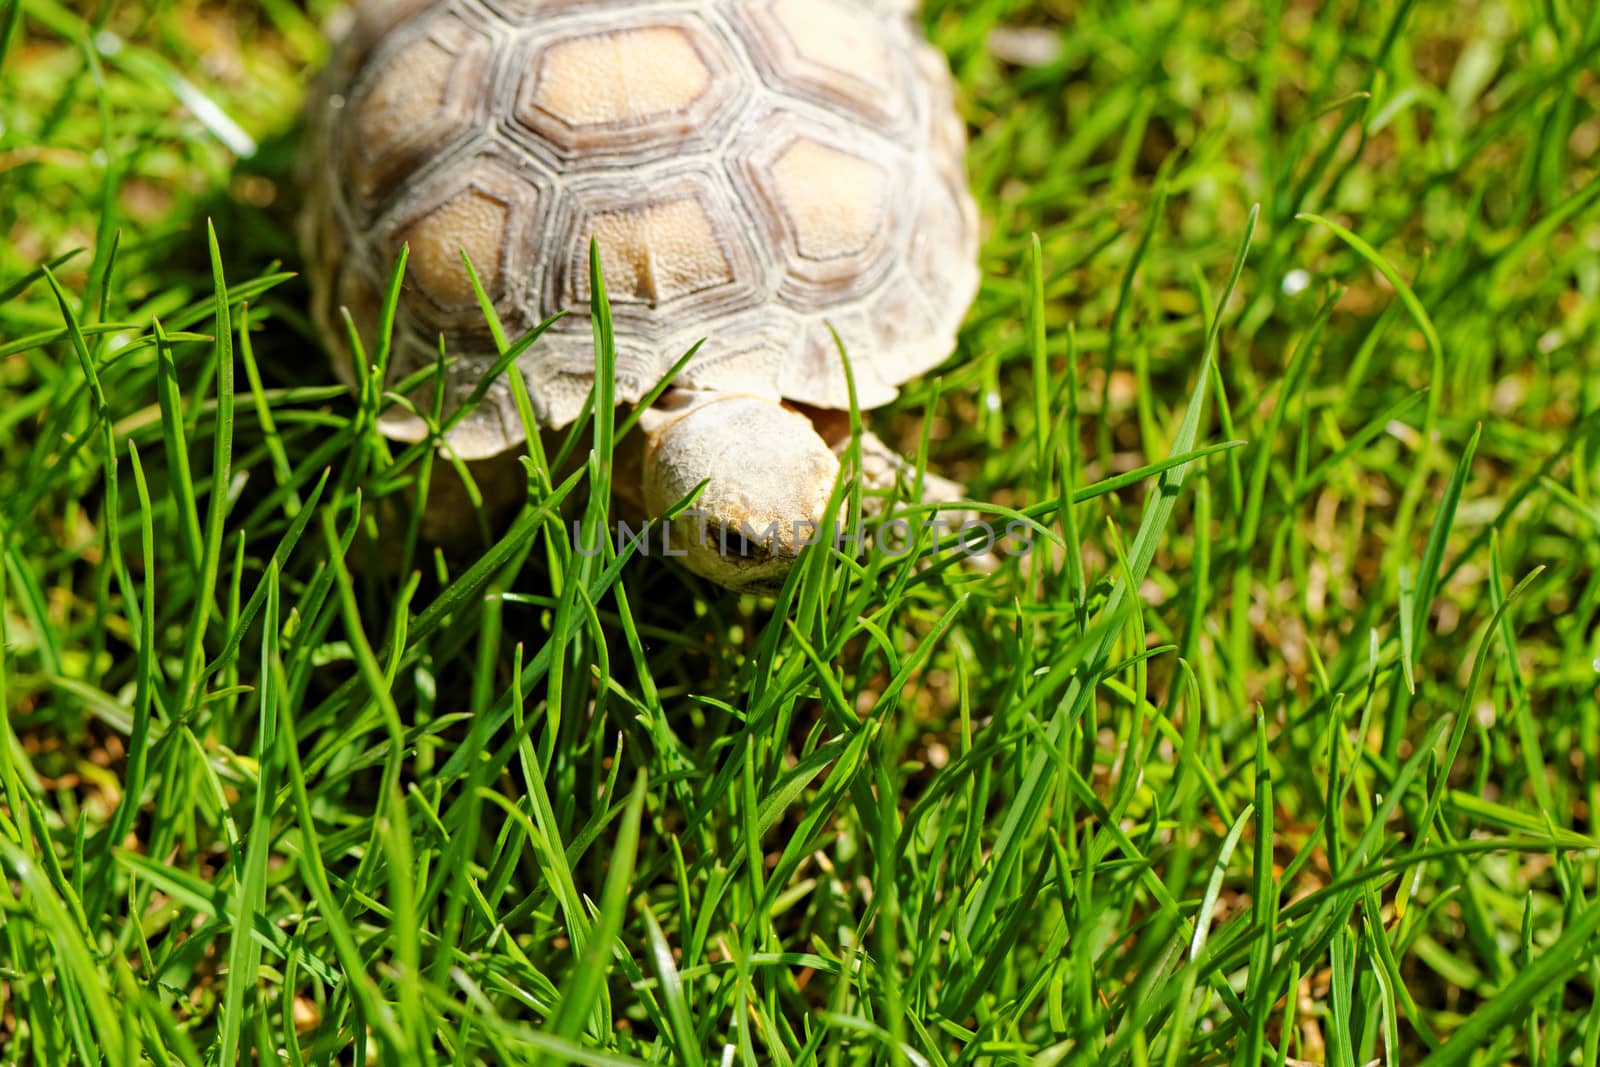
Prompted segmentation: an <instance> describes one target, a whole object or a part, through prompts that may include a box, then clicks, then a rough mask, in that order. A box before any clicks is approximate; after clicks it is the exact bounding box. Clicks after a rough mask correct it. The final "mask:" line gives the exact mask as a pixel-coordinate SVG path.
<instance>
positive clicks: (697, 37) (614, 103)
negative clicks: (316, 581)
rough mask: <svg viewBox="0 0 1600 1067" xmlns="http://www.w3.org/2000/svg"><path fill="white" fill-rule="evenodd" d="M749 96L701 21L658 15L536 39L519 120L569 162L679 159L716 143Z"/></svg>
mask: <svg viewBox="0 0 1600 1067" xmlns="http://www.w3.org/2000/svg"><path fill="white" fill-rule="evenodd" d="M747 94H748V86H747V85H746V84H745V81H744V79H743V77H742V76H741V74H740V72H739V69H738V67H737V65H736V64H735V63H734V62H733V60H732V59H731V57H730V56H729V55H728V52H727V47H726V45H725V44H722V43H719V41H718V39H717V37H716V35H715V34H714V33H713V32H712V31H711V29H710V28H709V27H708V25H707V24H706V23H705V22H704V21H702V20H700V19H697V18H695V17H693V16H677V17H674V18H659V19H652V20H650V21H648V22H641V23H640V24H639V25H636V26H629V27H628V28H626V29H599V28H585V29H582V30H578V31H575V32H573V33H571V34H556V35H555V36H554V37H553V38H550V37H548V36H546V35H536V36H534V37H532V38H530V40H529V42H528V55H527V62H526V72H525V73H524V75H523V77H522V81H521V85H520V86H519V88H518V92H517V106H516V111H515V120H516V122H517V124H518V125H520V126H522V127H525V128H526V129H527V130H528V131H529V132H530V133H532V134H533V135H535V136H536V137H538V138H541V139H542V140H543V141H544V142H546V143H547V144H548V145H549V147H550V148H551V149H552V150H553V151H554V152H555V154H556V155H557V156H559V157H561V158H563V159H591V158H598V157H603V156H618V155H625V154H629V153H637V152H640V151H646V152H648V151H649V150H650V149H655V150H656V151H657V153H668V152H677V153H682V152H687V151H692V150H694V149H695V148H696V147H701V146H709V145H710V143H712V141H713V140H714V138H715V137H716V136H717V133H718V131H719V130H720V129H721V127H722V126H724V125H726V120H727V119H728V118H729V113H730V112H731V111H732V110H734V109H735V108H736V107H737V106H739V105H740V104H742V103H743V101H744V98H745V97H746V96H747Z"/></svg>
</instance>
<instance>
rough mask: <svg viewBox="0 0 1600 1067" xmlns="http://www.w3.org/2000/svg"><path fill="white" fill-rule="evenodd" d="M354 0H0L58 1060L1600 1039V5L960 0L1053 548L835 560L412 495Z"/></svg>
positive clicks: (1438, 1049)
mask: <svg viewBox="0 0 1600 1067" xmlns="http://www.w3.org/2000/svg"><path fill="white" fill-rule="evenodd" d="M332 7H333V5H332V3H330V2H329V0H311V2H310V3H309V4H296V3H293V2H291V0H264V2H263V3H260V4H243V3H230V2H223V0H208V2H200V0H152V2H124V3H117V4H113V3H110V2H108V0H98V2H96V3H89V2H88V0H78V2H77V3H66V2H62V0H0V553H3V557H4V558H3V567H0V591H3V593H0V601H3V614H0V645H3V655H0V706H3V709H4V718H3V719H0V726H3V728H0V872H3V873H0V1062H4V1063H7V1064H20V1063H39V1064H61V1063H83V1064H91V1063H102V1062H103V1063H107V1064H119V1065H120V1064H126V1063H144V1062H149V1063H161V1064H166V1063H172V1064H201V1063H224V1064H233V1063H236V1062H241V1061H243V1062H256V1063H265V1062H269V1061H270V1062H274V1063H285V1064H356V1063H363V1062H371V1063H383V1064H391V1063H393V1064H409V1063H432V1062H438V1063H505V1064H510V1063H558V1062H573V1063H584V1064H628V1063H640V1062H644V1063H674V1064H677V1063H682V1064H689V1065H694V1064H719V1065H720V1064H763V1065H765V1064H781V1065H788V1064H797V1065H798V1064H829V1065H835V1064H861V1063H886V1064H890V1063H893V1064H908V1065H909V1064H919V1065H920V1064H931V1065H954V1064H1006V1063H1028V1062H1033V1063H1042V1064H1053V1063H1089V1064H1102V1063H1103V1064H1148V1063H1161V1064H1168V1065H1171V1064H1178V1063H1236V1064H1250V1065H1254V1064H1264V1063H1272V1064H1284V1063H1294V1062H1312V1063H1327V1064H1336V1065H1346V1067H1355V1065H1364V1064H1369V1063H1381V1064H1399V1063H1417V1062H1426V1063H1429V1064H1500V1063H1521V1064H1539V1065H1551V1067H1555V1065H1568V1064H1586V1065H1594V1064H1597V1063H1600V1004H1597V997H1596V992H1597V986H1600V826H1597V812H1600V569H1597V564H1600V74H1597V71H1600V4H1594V3H1592V2H1590V0H1372V2H1361V0H1328V2H1325V3H1320V4H1318V3H1311V2H1307V0H1144V2H1141V3H1138V4H1133V5H1129V4H1124V3H1120V2H1113V0H968V2H965V3H961V2H957V0H934V2H932V3H929V4H928V5H926V10H925V11H924V13H923V20H924V22H925V24H926V26H927V27H928V30H929V33H930V35H931V37H932V38H933V40H934V41H935V42H936V43H937V44H938V45H939V46H940V47H941V49H943V50H944V51H945V53H946V54H947V55H949V57H950V59H951V62H952V64H953V67H954V69H955V71H956V72H957V75H958V80H959V82H960V86H961V95H960V106H961V108H962V111H963V113H964V115H965V117H966V119H967V120H968V123H969V126H970V129H971V131H972V150H971V158H970V169H971V176H972V180H973V184H974V188H975V189H976V190H977V192H978V195H979V198H980V201H981V204H982V206H983V213H984V219H985V243H984V248H983V255H982V266H983V271H984V279H985V280H984V285H983V289H982V292H981V294H980V296H979V299H978V302H977V305H976V306H975V307H974V309H973V311H972V313H971V314H970V316H969V317H968V320H967V324H966V327H965V329H964V331H963V334H962V337H961V341H960V345H959V348H958V350H957V351H956V352H955V353H954V354H952V356H951V358H950V360H949V361H948V362H947V363H946V364H945V365H944V366H943V368H941V373H940V374H938V375H930V376H928V377H926V378H924V379H922V380H920V381H918V382H916V383H913V384H912V385H910V386H908V387H907V388H906V389H905V390H904V392H903V395H902V397H901V399H900V400H899V401H897V402H896V403H895V404H894V405H893V406H892V407H891V408H889V409H887V410H884V411H880V412H877V413H874V417H873V425H874V427H875V428H876V429H877V430H878V432H879V433H880V435H882V436H884V437H885V438H886V439H888V440H890V441H891V442H892V443H894V444H895V445H897V446H899V447H901V448H902V449H903V450H904V451H906V452H908V453H910V454H913V455H916V454H919V453H921V454H923V455H925V456H926V463H927V465H928V467H929V468H930V469H934V470H938V471H940V472H941V473H944V474H948V475H951V476H953V477H957V478H959V479H961V480H962V481H963V482H964V483H965V485H966V486H967V488H968V492H969V495H970V497H971V498H972V499H973V500H974V501H978V502H980V503H981V504H982V505H983V506H985V507H990V508H991V509H993V510H994V513H995V514H998V515H1003V516H1006V517H1008V518H1015V517H1016V516H1018V515H1026V516H1027V517H1028V518H1029V519H1031V520H1032V521H1033V522H1034V523H1036V524H1037V526H1036V530H1037V533H1036V544H1035V548H1034V550H1033V551H1032V552H1031V553H1026V554H1016V555H1012V556H1009V557H1007V558H1006V559H1005V560H1004V561H1003V562H1001V563H1000V565H999V566H998V567H997V568H993V569H992V570H986V569H984V568H980V567H974V566H971V565H968V564H965V563H962V562H960V561H959V560H958V559H957V558H956V557H957V556H958V555H959V553H955V552H952V551H950V550H949V548H948V546H945V550H944V551H942V552H941V551H940V546H937V545H933V544H930V543H926V542H925V543H923V544H922V545H921V546H920V548H919V551H918V552H917V553H915V554H913V555H912V556H911V557H909V558H889V557H887V556H885V555H884V554H881V553H880V554H876V555H873V556H870V557H868V558H867V559H866V560H865V561H856V560H851V559H846V558H845V557H843V556H841V555H837V554H829V553H826V552H823V551H814V552H812V553H810V554H809V555H808V556H807V558H806V562H805V564H804V566H803V567H802V568H801V569H800V571H799V572H798V574H797V577H796V578H795V580H793V581H791V583H790V584H789V586H788V587H787V588H786V589H785V591H784V593H783V594H782V595H781V596H779V597H777V598H775V599H774V598H762V597H754V596H743V597H741V596H736V595H732V594H728V593H725V592H723V591H721V590H719V589H717V588H716V587H713V586H710V585H708V584H706V583H704V582H702V581H700V580H699V579H696V578H694V577H693V576H691V575H688V574H687V573H686V572H684V571H682V570H680V569H678V568H676V567H675V566H674V565H672V564H670V563H668V562H665V561H663V560H660V559H647V558H629V554H627V553H624V555H623V556H622V557H620V558H619V557H617V556H616V554H615V553H614V552H606V553H603V554H601V555H599V556H594V557H589V556H586V555H583V554H581V553H578V552H575V551H574V549H573V538H572V536H571V524H572V523H573V522H578V523H580V524H583V523H588V524H590V525H591V526H594V525H598V524H601V523H603V522H605V521H606V513H607V508H608V507H609V506H610V504H611V496H610V494H609V493H608V492H606V491H605V490H606V486H607V483H608V480H609V477H610V473H609V465H608V463H607V462H606V459H607V457H606V456H605V455H604V452H605V449H606V447H607V445H608V444H609V442H610V441H611V438H612V433H611V427H612V420H611V419H610V418H607V417H602V418H600V419H599V420H598V424H597V423H594V422H591V423H588V424H586V425H585V426H583V427H582V428H581V429H580V430H579V431H577V432H576V433H575V434H574V435H573V438H572V440H571V442H570V444H571V447H572V449H573V453H572V454H574V455H576V456H578V457H580V459H581V457H583V456H585V455H592V456H593V458H592V459H591V460H590V461H589V462H588V463H587V464H585V463H581V462H580V463H578V464H576V465H575V466H572V467H570V468H558V469H555V470H554V471H552V469H551V467H550V466H549V465H548V460H540V459H530V461H529V468H528V484H529V493H528V499H527V502H526V505H525V506H524V508H523V509H522V511H521V512H520V513H519V514H517V515H516V516H514V517H513V518H512V519H511V520H510V521H509V524H508V525H506V526H502V527H493V528H489V529H487V531H486V532H487V534H488V537H487V538H486V540H485V544H484V545H483V546H482V547H481V548H480V549H478V550H472V551H467V550H461V549H453V550H450V551H445V550H443V549H437V548H435V547H434V546H431V545H430V544H428V543H427V542H424V541H422V540H420V539H419V537H418V524H417V522H416V521H414V519H415V515H416V507H415V505H416V501H417V500H418V498H419V497H422V496H425V495H426V494H427V493H428V491H429V489H430V487H431V486H432V485H433V484H434V483H435V481H436V479H437V477H438V474H439V471H438V467H439V465H440V464H441V463H442V461H440V460H437V459H436V457H435V456H434V455H432V454H431V453H430V452H429V451H428V450H426V449H418V448H407V447H404V446H402V445H398V444H395V443H392V442H386V441H385V440H383V439H382V438H381V437H380V436H379V435H378V434H377V433H376V432H375V430H374V419H375V416H376V414H377V408H378V406H379V405H380V404H381V403H382V402H383V400H382V397H381V396H380V395H379V394H378V393H377V392H376V391H369V394H368V395H366V396H365V397H364V398H362V399H357V398H354V397H351V396H350V395H348V394H347V393H346V391H345V390H344V389H343V388H341V387H340V386H339V385H338V384H337V383H336V381H335V379H334V378H333V375H332V373H331V371H330V370H329V368H328V363H327V360H326V358H325V356H324V355H323V352H322V349H321V347H320V344H319V342H318V341H317V340H316V339H315V336H314V333H313V331H312V328H311V326H310V324H309V321H308V317H307V308H308V295H307V291H306V289H305V286H304V283H303V282H302V281H301V280H300V279H299V278H298V277H297V276H296V272H298V271H299V270H300V266H301V265H300V260H299V253H298V251H297V249H296V247H295V246H294V243H293V241H292V237H291V234H292V220H293V217H294V208H295V203H296V198H297V194H296V191H295V188H294V185H293V182H292V170H293V167H294V164H295V159H296V146H297V143H298V131H297V121H298V120H297V113H298V107H299V103H300V101H301V99H302V96H303V91H304V86H305V83H306V77H307V73H306V72H307V71H308V70H309V69H311V68H313V67H315V66H316V65H317V64H318V63H319V62H320V61H321V60H322V59H323V58H324V56H325V52H326V47H325V45H324V43H323V40H322V37H321V33H320V30H319V26H320V24H321V21H322V20H323V19H324V18H325V17H326V16H327V15H328V14H329V12H330V10H331V8H332ZM556 444H557V446H559V442H557V443H556ZM596 444H598V445H599V448H598V449H595V445H596ZM485 525H486V526H487V525H488V524H487V523H486V524H485Z"/></svg>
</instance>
